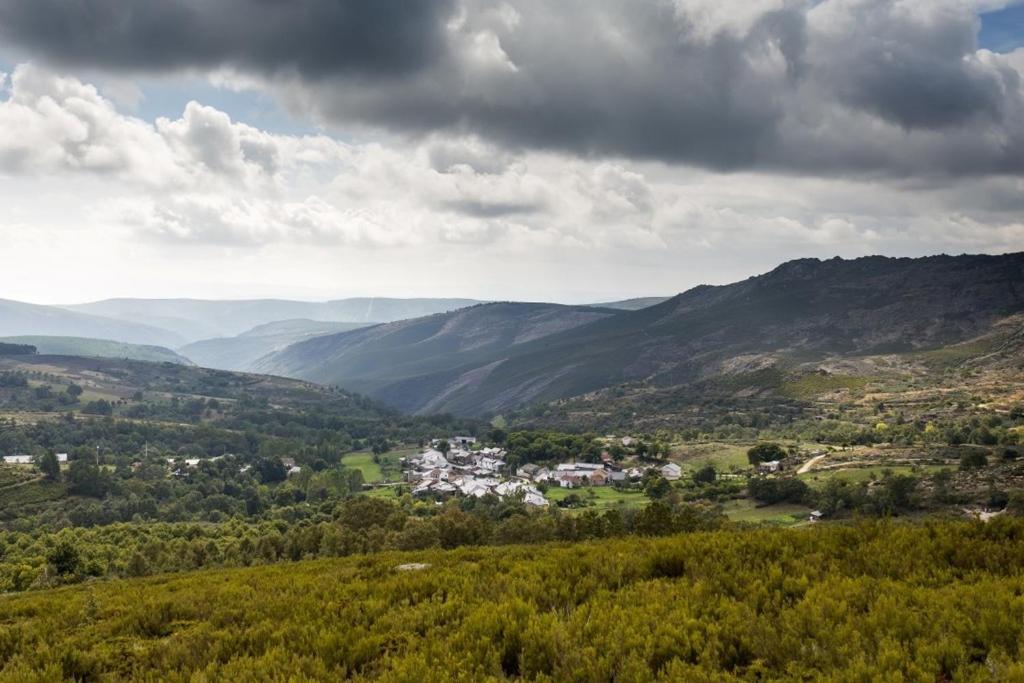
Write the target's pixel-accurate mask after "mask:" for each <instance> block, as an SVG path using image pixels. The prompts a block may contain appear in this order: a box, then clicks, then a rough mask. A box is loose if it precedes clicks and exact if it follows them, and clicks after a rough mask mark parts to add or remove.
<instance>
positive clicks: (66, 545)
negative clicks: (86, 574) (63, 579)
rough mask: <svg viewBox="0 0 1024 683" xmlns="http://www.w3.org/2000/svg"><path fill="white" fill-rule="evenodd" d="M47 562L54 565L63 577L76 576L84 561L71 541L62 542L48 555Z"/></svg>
mask: <svg viewBox="0 0 1024 683" xmlns="http://www.w3.org/2000/svg"><path fill="white" fill-rule="evenodd" d="M46 561H47V562H49V563H50V564H52V565H53V568H54V569H55V570H56V571H57V573H58V574H60V575H61V576H67V575H69V574H74V573H75V572H77V571H78V567H79V565H80V564H81V562H82V560H81V558H80V557H79V555H78V548H76V547H75V546H74V545H73V544H72V543H71V542H70V541H68V540H61V541H59V542H58V543H57V545H55V546H54V547H53V548H52V549H51V550H50V552H48V553H47V554H46Z"/></svg>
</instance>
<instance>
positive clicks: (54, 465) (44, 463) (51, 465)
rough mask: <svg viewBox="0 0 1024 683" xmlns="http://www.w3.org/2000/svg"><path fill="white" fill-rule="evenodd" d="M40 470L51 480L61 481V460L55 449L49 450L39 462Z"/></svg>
mask: <svg viewBox="0 0 1024 683" xmlns="http://www.w3.org/2000/svg"><path fill="white" fill-rule="evenodd" d="M37 466H38V467H39V471H40V472H42V473H43V476H45V477H46V478H47V479H49V480H50V481H60V462H59V461H58V460H57V456H56V455H54V454H53V451H47V452H46V453H45V454H44V455H43V456H42V457H40V458H39V462H38V463H37Z"/></svg>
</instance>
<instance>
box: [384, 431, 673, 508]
mask: <svg viewBox="0 0 1024 683" xmlns="http://www.w3.org/2000/svg"><path fill="white" fill-rule="evenodd" d="M506 455H507V454H506V452H505V451H504V450H503V449H501V448H497V447H482V448H477V440H476V438H474V437H471V436H455V437H452V438H450V439H447V440H444V439H435V440H433V441H432V442H431V445H430V447H428V448H427V449H425V450H424V451H423V452H422V453H418V454H416V455H412V456H409V457H405V458H402V459H401V464H402V468H403V471H402V479H403V481H404V482H406V483H407V484H409V485H411V486H412V487H413V488H412V494H413V495H414V496H430V497H435V498H438V497H445V496H458V495H461V496H472V497H476V498H482V497H483V496H486V495H488V494H491V495H495V496H497V497H498V498H515V499H521V500H522V501H523V502H524V503H526V504H527V505H531V506H535V507H545V506H547V505H548V504H549V500H548V499H547V497H546V496H545V495H544V492H545V491H546V490H548V489H549V488H551V487H559V488H563V489H575V488H580V487H598V486H609V485H612V484H614V483H626V482H629V481H637V480H639V479H641V478H642V477H643V476H644V475H645V474H646V473H648V472H650V471H655V472H657V473H658V474H659V475H660V476H662V477H664V478H665V479H666V480H668V481H675V480H678V479H679V478H680V477H682V474H683V470H682V468H681V467H680V466H679V465H677V464H676V463H671V462H670V463H665V464H662V465H650V466H645V467H641V466H636V467H630V468H624V467H621V466H620V465H619V464H617V463H616V462H615V461H614V460H613V459H612V458H611V457H610V456H609V455H608V454H607V453H605V454H603V455H602V457H601V462H600V463H586V462H563V463H557V464H554V465H552V466H550V467H548V466H542V465H539V464H534V463H530V464H525V465H521V466H519V467H516V468H515V470H514V471H512V467H511V466H510V465H509V464H508V463H507V462H506Z"/></svg>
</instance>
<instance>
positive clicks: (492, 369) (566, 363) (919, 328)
mask: <svg viewBox="0 0 1024 683" xmlns="http://www.w3.org/2000/svg"><path fill="white" fill-rule="evenodd" d="M1022 310H1024V254H1009V255H1005V256H958V257H951V256H936V257H928V258H921V259H895V258H885V257H865V258H860V259H854V260H843V259H831V260H828V261H819V260H817V259H802V260H798V261H792V262H789V263H786V264H783V265H782V266H779V267H778V268H776V269H775V270H773V271H771V272H770V273H767V274H764V275H760V276H757V277H752V278H749V279H747V280H744V281H742V282H738V283H735V284H731V285H725V286H717V287H712V286H700V287H696V288H694V289H691V290H689V291H688V292H685V293H683V294H680V295H678V296H676V297H673V298H672V299H669V300H668V301H665V302H663V303H661V304H658V305H656V306H652V307H649V308H644V309H641V310H638V311H632V312H629V311H627V312H622V313H619V314H617V315H612V316H606V317H603V318H600V319H597V320H595V321H592V322H589V323H588V324H584V325H578V326H573V327H572V328H571V329H567V330H565V331H563V332H559V333H555V334H551V335H547V336H545V337H544V338H543V339H540V340H534V341H524V342H523V343H520V344H515V345H509V346H508V347H507V348H505V349H502V351H501V353H491V354H479V353H477V354H473V353H467V352H465V351H459V350H456V351H453V352H452V353H451V354H449V355H448V356H447V357H446V359H445V362H444V363H443V364H439V365H433V364H432V362H431V361H430V359H429V358H424V357H423V356H422V354H421V353H420V350H419V346H418V344H419V341H418V340H416V339H415V338H411V339H409V340H408V343H406V344H405V345H404V346H403V345H401V344H397V343H396V344H394V345H389V349H388V354H387V356H386V359H384V358H380V359H378V360H377V362H362V359H358V360H351V359H347V358H346V355H345V350H344V349H342V352H341V354H340V356H341V359H340V360H337V359H336V356H337V355H338V354H337V349H333V348H331V347H330V346H329V344H330V343H329V342H327V341H326V340H328V339H330V338H322V339H321V340H314V341H313V342H307V343H306V344H305V345H303V349H302V353H301V354H294V353H289V352H290V351H292V349H291V348H290V349H286V350H285V352H283V354H284V355H282V356H281V357H279V358H278V359H277V361H276V367H273V371H274V372H281V373H282V374H286V375H288V374H294V375H295V376H299V377H307V378H308V377H313V376H315V375H316V374H318V373H319V374H320V376H321V377H322V378H323V381H333V382H338V383H340V384H341V385H342V386H345V387H351V388H358V389H359V390H362V391H366V392H368V393H370V394H371V395H373V396H375V397H377V398H380V399H382V400H384V401H386V402H388V403H391V404H392V405H395V406H397V407H400V408H403V409H406V410H414V411H427V410H430V411H441V410H444V411H451V412H456V413H465V414H481V413H485V412H488V411H501V410H507V409H509V408H513V407H519V406H523V405H526V404H529V403H532V402H536V401H550V400H555V399H562V398H568V397H572V396H579V395H581V394H585V393H587V392H591V391H595V390H598V389H602V388H606V387H610V386H615V385H618V384H622V383H625V382H636V381H644V382H648V383H651V384H652V385H655V386H673V385H681V384H686V383H690V382H695V381H699V380H702V379H706V378H708V377H713V376H716V375H720V374H729V373H734V372H740V371H743V370H745V369H752V368H753V369H756V368H758V367H765V366H767V365H771V364H773V363H775V362H779V361H780V360H787V359H788V360H790V361H796V360H804V361H806V360H811V359H814V358H824V357H828V356H833V355H838V356H855V355H858V354H870V353H874V354H878V353H892V352H898V351H910V350H915V349H918V350H923V349H928V348H939V347H942V346H946V345H949V344H955V343H958V342H961V341H964V340H967V339H971V338H973V337H977V336H979V335H981V334H983V333H985V332H986V331H987V330H988V329H990V328H991V327H992V326H993V325H994V324H996V323H997V322H998V321H999V320H1001V319H1003V318H1005V317H1007V316H1009V315H1011V314H1014V313H1018V312H1020V311H1022ZM372 329H374V328H371V330H372ZM350 334H360V333H359V332H356V333H350ZM316 344H323V345H324V346H317V345H316ZM371 355H372V354H371ZM272 358H273V357H272ZM405 358H408V359H409V360H404V361H401V360H398V359H405ZM318 361H319V362H318ZM268 365H272V366H273V365H275V364H274V363H268ZM268 369H269V368H268ZM399 369H400V370H399Z"/></svg>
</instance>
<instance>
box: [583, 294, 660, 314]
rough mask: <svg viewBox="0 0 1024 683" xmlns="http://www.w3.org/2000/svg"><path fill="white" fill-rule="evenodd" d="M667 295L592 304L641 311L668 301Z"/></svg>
mask: <svg viewBox="0 0 1024 683" xmlns="http://www.w3.org/2000/svg"><path fill="white" fill-rule="evenodd" d="M669 298H670V297H667V296H645V297H639V298H637V299H624V300H622V301H606V302H603V303H599V304H591V305H592V306H597V307H599V308H614V309H616V310H619V311H639V310H640V309H641V308H650V307H651V306H656V305H657V304H660V303H662V302H663V301H667V300H668V299H669Z"/></svg>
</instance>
